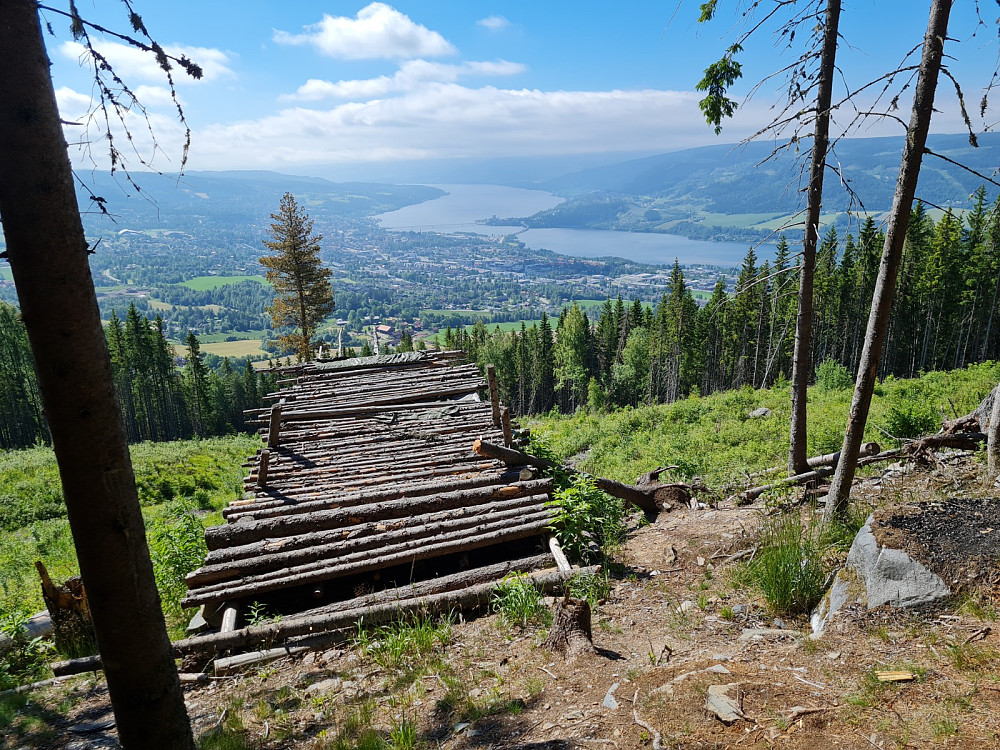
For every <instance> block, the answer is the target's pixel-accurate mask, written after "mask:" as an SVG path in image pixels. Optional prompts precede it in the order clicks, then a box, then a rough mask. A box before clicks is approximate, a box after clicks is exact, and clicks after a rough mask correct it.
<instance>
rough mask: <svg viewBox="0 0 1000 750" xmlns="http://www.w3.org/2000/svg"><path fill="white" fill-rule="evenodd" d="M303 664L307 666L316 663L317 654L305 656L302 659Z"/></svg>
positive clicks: (311, 653)
mask: <svg viewBox="0 0 1000 750" xmlns="http://www.w3.org/2000/svg"><path fill="white" fill-rule="evenodd" d="M302 663H303V664H304V665H306V666H308V665H310V664H315V663H316V652H315V651H310V652H309V653H307V654H306V655H305V656H303V657H302Z"/></svg>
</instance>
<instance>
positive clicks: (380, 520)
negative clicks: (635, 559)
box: [183, 352, 554, 645]
mask: <svg viewBox="0 0 1000 750" xmlns="http://www.w3.org/2000/svg"><path fill="white" fill-rule="evenodd" d="M280 374H281V378H282V379H281V380H280V381H279V384H280V385H282V386H283V387H282V388H281V389H280V390H279V391H278V392H277V393H273V394H269V396H268V398H269V399H270V400H271V401H273V402H274V403H273V406H271V407H270V408H266V409H261V410H255V411H253V412H250V413H248V416H249V417H250V418H251V419H252V420H253V421H254V422H255V423H256V424H258V425H259V426H260V434H261V438H262V444H261V448H260V450H259V451H258V452H257V454H256V455H255V456H254V457H253V458H252V459H251V460H250V461H248V462H247V463H246V464H245V467H246V468H247V469H248V474H247V476H246V478H245V479H244V483H243V486H244V491H245V494H244V496H243V497H242V499H239V500H236V501H234V502H232V503H230V505H229V507H227V508H226V509H225V511H224V513H223V515H224V517H225V519H226V523H225V524H223V525H222V526H217V527H213V528H210V529H207V530H206V532H205V540H206V543H207V546H208V550H209V552H208V556H207V557H206V559H205V562H204V564H203V565H202V567H200V568H199V569H197V570H195V571H193V572H192V573H190V574H189V575H188V576H187V586H188V593H187V596H186V597H185V599H184V601H183V604H184V605H185V606H188V607H194V606H199V605H205V606H206V610H208V609H211V610H213V611H215V610H218V609H219V608H220V607H221V605H223V604H226V605H228V606H229V607H230V608H233V609H235V608H236V607H237V606H238V604H239V603H240V602H244V603H250V602H252V601H254V600H264V599H266V598H267V597H274V596H279V595H282V596H283V595H289V594H294V595H295V596H298V597H300V598H303V597H307V596H309V597H312V598H314V599H318V600H320V601H315V604H314V608H311V609H309V610H308V611H306V612H302V611H299V612H297V613H292V614H290V615H289V614H286V615H285V618H286V620H287V619H289V618H292V619H300V618H302V617H306V618H317V617H319V618H322V617H323V616H324V615H327V616H330V617H332V616H333V615H334V614H335V615H336V618H335V619H336V620H337V621H338V622H340V621H341V620H342V619H343V613H344V607H345V606H346V607H347V609H348V610H351V611H353V610H356V609H357V608H358V604H357V601H358V600H357V598H356V593H357V591H356V587H357V585H358V581H359V580H363V581H364V582H365V586H364V587H363V588H364V589H365V590H368V591H370V593H369V594H368V595H367V596H368V599H369V600H370V602H371V606H373V607H375V608H378V607H382V608H384V607H389V609H392V607H393V606H396V605H399V606H400V608H403V605H404V603H405V602H410V603H412V602H420V603H421V604H422V605H426V603H427V597H428V596H431V597H434V596H440V597H443V598H444V599H447V600H448V601H452V600H460V599H461V596H460V595H459V594H454V593H449V592H452V591H453V590H459V591H460V590H462V589H463V588H468V589H470V590H475V591H476V592H479V591H480V590H482V591H485V590H488V589H491V587H492V586H494V585H495V584H496V583H497V582H499V581H500V580H502V579H503V577H504V575H505V574H506V573H508V572H510V570H512V569H516V570H521V571H523V572H526V573H530V572H531V571H535V570H539V569H545V568H547V567H550V566H552V565H553V564H554V561H553V556H552V553H551V552H550V551H549V549H548V547H547V546H546V544H545V534H546V531H547V530H548V528H549V527H550V526H551V523H552V519H553V511H552V510H551V509H550V508H549V507H548V506H547V503H548V502H549V501H550V500H551V492H552V483H551V480H548V479H541V478H538V475H539V472H538V470H537V469H535V468H532V467H530V466H509V465H508V464H507V463H506V462H504V461H502V460H499V459H497V458H492V457H489V456H482V455H479V454H477V453H476V452H475V451H474V450H473V449H472V446H473V442H474V441H476V440H477V439H480V438H481V439H482V440H484V441H488V442H492V443H495V444H498V445H508V446H509V445H511V443H512V441H513V437H514V434H515V433H514V431H513V430H514V428H512V427H511V426H510V421H509V417H506V415H505V414H504V412H505V411H506V410H505V409H504V408H503V407H501V406H500V405H499V403H498V401H497V399H496V396H495V395H493V397H492V398H490V395H492V394H491V390H492V389H491V388H489V384H488V383H487V381H486V380H485V379H484V378H483V377H482V376H481V375H480V374H479V371H478V370H477V369H476V367H475V366H473V365H463V364H458V363H457V362H456V355H455V354H454V353H451V352H414V353H409V354H398V355H389V356H381V357H367V358H363V359H351V360H341V361H335V362H329V363H324V362H319V363H307V364H302V365H295V366H292V367H284V368H280ZM480 393H481V394H483V395H484V396H485V398H486V400H481V399H480V396H479V394H480ZM493 393H495V391H494V392H493ZM534 540H537V543H534ZM522 541H523V543H521V544H514V543H519V542H522ZM529 548H530V549H529ZM476 551H480V552H482V554H481V555H478V556H477V555H471V556H470V555H469V553H474V552H476ZM525 555H528V556H527V557H525ZM445 556H450V557H449V560H450V561H451V562H450V563H448V565H450V566H451V567H448V565H445V566H444V567H443V568H441V569H437V568H436V567H435V565H436V564H437V561H441V559H442V558H444V557H445ZM455 560H458V561H459V565H458V567H456V564H455ZM421 561H423V562H424V563H425V564H424V565H422V566H421V565H418V563H421ZM505 561H508V562H505ZM400 566H403V569H405V570H407V571H408V573H407V575H408V576H409V578H408V579H407V580H404V581H402V582H400V580H399V576H398V575H397V576H396V581H395V583H396V585H405V586H406V588H407V590H408V591H409V592H410V593H409V595H408V596H401V595H399V594H398V593H394V592H396V591H397V589H395V588H393V587H392V582H391V581H385V580H382V578H381V573H382V572H384V571H386V570H387V569H395V570H397V571H398V570H399V569H400ZM407 566H408V567H407ZM338 579H347V580H348V581H349V582H350V583H345V584H341V585H338ZM350 584H353V585H354V586H355V589H352V588H350ZM386 584H388V586H387V585H386ZM379 589H382V590H381V591H380V590H379ZM414 594H416V596H414ZM477 595H478V594H477ZM352 597H353V598H352ZM456 597H457V598H456ZM434 601H436V600H434ZM345 602H348V604H347V605H345V604H344V603H345ZM244 609H245V608H244ZM366 621H367V620H366ZM313 624H315V623H313ZM249 640H253V639H249ZM249 640H248V641H247V644H249ZM227 644H228V641H227ZM240 645H243V644H242V643H241V644H240Z"/></svg>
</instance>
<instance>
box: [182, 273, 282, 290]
mask: <svg viewBox="0 0 1000 750" xmlns="http://www.w3.org/2000/svg"><path fill="white" fill-rule="evenodd" d="M241 281H256V282H257V283H258V284H267V279H265V278H264V277H263V276H195V277H194V278H193V279H188V280H187V281H185V282H182V283H181V284H180V286H186V287H187V288H188V289H194V290H195V291H198V292H205V291H208V290H209V289H216V288H217V287H222V286H229V285H230V284H239V283H240V282H241Z"/></svg>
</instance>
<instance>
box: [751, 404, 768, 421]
mask: <svg viewBox="0 0 1000 750" xmlns="http://www.w3.org/2000/svg"><path fill="white" fill-rule="evenodd" d="M773 413H774V412H772V411H771V410H770V409H768V408H767V407H766V406H762V407H760V408H759V409H754V410H753V411H752V412H750V413H749V414H748V415H747V416H748V417H750V419H767V418H768V417H769V416H771V415H772V414H773Z"/></svg>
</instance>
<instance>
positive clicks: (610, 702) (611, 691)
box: [601, 682, 620, 709]
mask: <svg viewBox="0 0 1000 750" xmlns="http://www.w3.org/2000/svg"><path fill="white" fill-rule="evenodd" d="M619 684H620V683H617V682H616V683H615V684H614V685H612V686H611V687H609V688H608V692H607V694H606V695H605V696H604V702H603V703H602V704H601V705H603V706H604V707H605V708H611V709H615V708H618V701H616V700H615V691H616V690H617V689H618V685H619Z"/></svg>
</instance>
